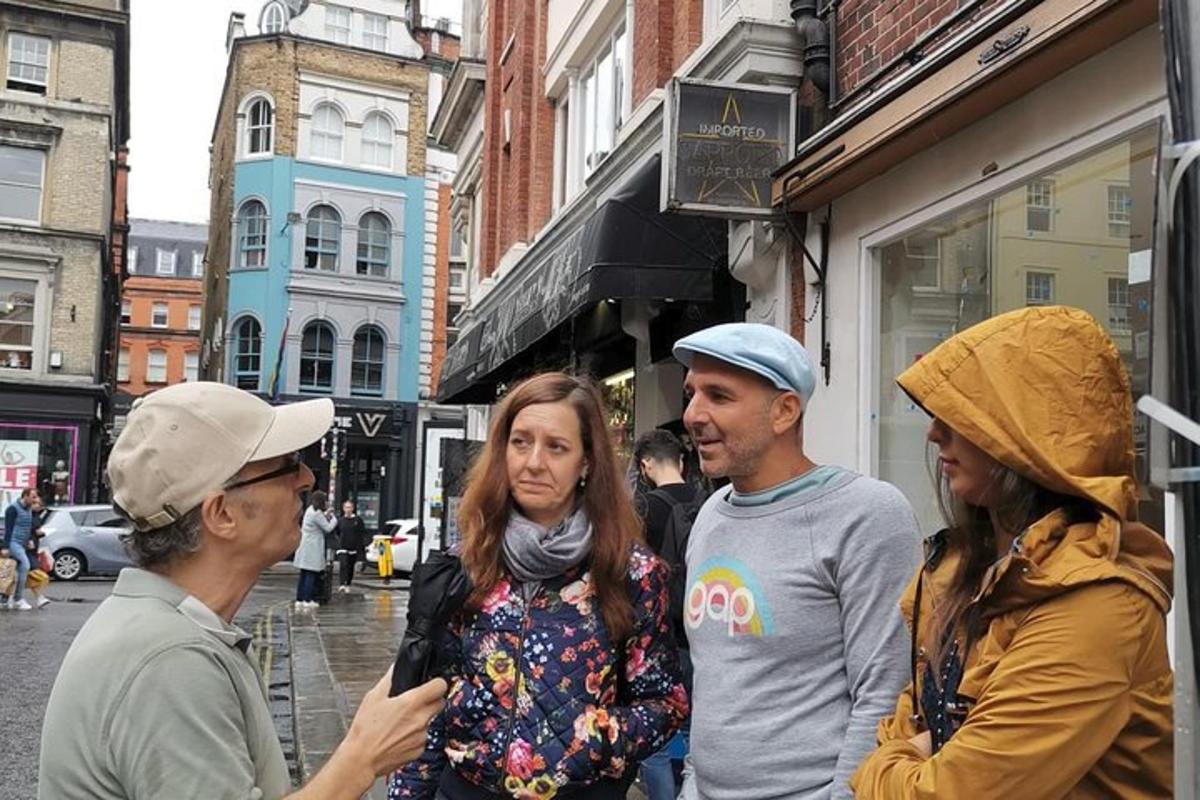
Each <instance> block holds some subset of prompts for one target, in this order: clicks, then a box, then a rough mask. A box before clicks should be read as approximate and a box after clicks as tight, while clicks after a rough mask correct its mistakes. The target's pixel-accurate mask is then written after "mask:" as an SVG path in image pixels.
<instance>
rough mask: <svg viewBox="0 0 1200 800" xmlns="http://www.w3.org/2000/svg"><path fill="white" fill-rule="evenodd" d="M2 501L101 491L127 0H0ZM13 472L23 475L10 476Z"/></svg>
mask: <svg viewBox="0 0 1200 800" xmlns="http://www.w3.org/2000/svg"><path fill="white" fill-rule="evenodd" d="M0 59H2V61H3V75H2V76H0V80H3V83H0V298H2V302H3V305H2V306H0V315H2V317H3V318H2V320H0V328H2V331H0V448H2V449H3V453H4V464H5V465H9V466H12V465H18V464H28V465H36V471H35V472H34V473H30V472H29V471H27V470H11V469H6V470H5V471H4V475H3V480H2V481H0V503H2V504H7V503H8V502H9V501H10V500H11V498H12V497H13V496H15V495H16V494H19V492H20V490H21V489H22V488H24V487H25V485H36V486H37V487H39V488H40V489H41V490H42V492H43V494H44V495H45V496H46V497H48V498H50V499H51V500H52V501H54V502H59V503H68V502H84V501H88V500H93V499H96V498H98V497H100V496H101V495H102V494H103V492H104V489H103V486H102V482H101V478H100V476H101V464H102V461H103V457H104V454H105V451H106V448H107V445H108V442H109V437H108V432H107V431H106V427H105V425H106V422H107V421H108V420H109V418H110V415H111V408H110V399H111V387H112V380H113V377H114V375H113V370H114V369H115V367H116V358H117V353H116V350H117V347H116V344H117V337H116V325H117V315H118V313H119V302H120V280H121V270H122V260H121V256H122V247H123V224H124V214H125V198H124V191H125V180H124V175H125V167H124V152H125V143H126V141H127V139H128V136H129V91H128V85H129V10H128V3H127V2H126V0H107V1H105V0H89V2H65V1H62V0H44V2H38V3H28V4H19V5H18V4H12V3H8V4H4V5H3V6H2V7H0ZM14 476H23V477H20V479H17V478H16V477H14Z"/></svg>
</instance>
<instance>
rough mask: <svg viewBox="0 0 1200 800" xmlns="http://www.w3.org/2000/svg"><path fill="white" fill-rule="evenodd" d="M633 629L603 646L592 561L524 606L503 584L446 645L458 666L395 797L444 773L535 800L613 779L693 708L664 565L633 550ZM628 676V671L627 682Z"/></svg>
mask: <svg viewBox="0 0 1200 800" xmlns="http://www.w3.org/2000/svg"><path fill="white" fill-rule="evenodd" d="M628 588H629V596H630V599H631V600H632V602H633V611H634V629H633V632H632V634H631V635H630V637H629V638H628V639H627V640H625V641H624V642H621V643H619V646H618V643H614V642H612V641H611V640H610V638H609V635H608V631H607V629H606V627H605V625H604V619H603V616H602V615H601V613H600V603H599V600H598V599H597V597H596V595H595V590H594V587H593V585H592V582H591V573H590V572H588V571H587V563H586V562H585V563H584V564H582V565H580V566H578V567H575V568H574V569H572V570H569V571H567V572H566V573H565V574H564V575H562V576H560V577H559V578H557V579H553V580H549V581H545V582H543V584H542V586H541V587H540V588H539V589H538V591H537V592H536V594H534V596H533V598H532V599H531V600H530V601H529V602H526V600H525V598H524V596H523V594H522V591H521V590H522V586H521V584H520V583H519V582H517V581H515V580H512V579H504V580H501V582H500V583H499V584H497V586H496V588H495V589H494V590H493V591H492V592H491V593H490V594H489V596H488V597H487V600H486V602H485V603H484V604H483V606H482V608H481V609H480V610H479V611H478V612H470V613H465V614H463V615H460V617H459V618H458V619H457V620H456V621H455V623H454V624H452V625H451V626H450V632H449V634H448V635H447V637H446V641H445V642H444V646H445V647H446V649H447V651H446V652H447V656H448V658H449V659H450V660H451V661H452V662H455V663H457V665H458V666H457V668H455V669H454V670H453V672H455V673H457V674H455V675H453V676H452V680H451V686H450V694H449V697H448V698H447V701H446V707H445V709H444V710H443V711H442V713H441V714H439V715H438V716H437V717H435V718H434V720H433V722H432V723H430V726H429V742H428V745H427V747H426V750H425V753H424V754H423V755H422V756H421V757H420V759H418V760H417V761H414V762H412V763H411V764H408V765H407V766H405V767H404V768H402V769H401V770H400V771H398V772H396V773H395V774H394V775H393V776H392V781H391V786H390V790H389V793H388V797H389V799H390V800H399V799H400V798H433V797H434V796H435V794H436V790H437V786H438V783H439V781H440V780H441V778H442V772H443V770H445V769H446V768H447V767H449V768H451V769H453V770H455V771H456V772H457V773H458V776H459V777H461V778H462V779H464V780H465V781H467V782H469V783H470V784H474V785H477V786H479V787H483V788H484V789H485V792H484V793H483V794H486V793H495V794H497V795H501V796H510V797H515V798H529V799H530V800H533V799H536V800H550V799H551V798H554V797H563V796H571V795H575V794H576V793H577V792H578V791H579V790H581V789H583V787H585V786H587V785H589V784H594V783H596V782H597V781H601V780H604V779H620V778H622V777H624V776H625V775H626V774H629V775H632V771H633V770H634V769H635V768H636V767H637V765H638V764H639V763H640V762H641V761H642V760H643V759H645V758H646V757H647V756H649V755H651V754H653V753H655V752H656V751H658V750H659V749H661V748H662V747H663V746H664V745H665V744H666V742H667V741H668V740H669V739H670V737H671V736H672V735H673V734H674V732H675V730H676V729H677V728H678V727H679V726H680V724H681V723H682V722H683V720H684V718H685V717H686V716H687V712H688V700H687V693H686V691H685V690H684V687H683V685H682V683H681V680H680V673H679V663H678V656H677V652H676V649H675V642H674V639H673V637H672V635H671V629H670V625H669V624H668V605H667V575H666V567H665V566H664V565H663V564H662V562H660V561H659V560H658V559H656V558H655V557H654V555H653V554H652V553H651V552H650V550H648V549H647V548H645V547H643V546H641V545H636V546H635V548H634V550H633V552H632V554H631V557H630V564H629V574H628ZM622 673H623V674H622Z"/></svg>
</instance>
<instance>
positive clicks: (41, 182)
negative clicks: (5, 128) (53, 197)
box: [0, 142, 46, 225]
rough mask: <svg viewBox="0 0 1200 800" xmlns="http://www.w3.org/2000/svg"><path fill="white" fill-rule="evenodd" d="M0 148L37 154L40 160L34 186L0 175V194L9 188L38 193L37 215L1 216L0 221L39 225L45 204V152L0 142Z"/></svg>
mask: <svg viewBox="0 0 1200 800" xmlns="http://www.w3.org/2000/svg"><path fill="white" fill-rule="evenodd" d="M0 148H11V149H14V150H30V151H32V152H34V153H37V154H38V156H39V158H40V159H41V174H40V176H39V178H38V183H37V185H36V186H35V185H34V184H31V183H22V182H18V181H17V180H16V179H15V178H10V179H6V178H5V177H4V176H2V175H0V192H3V191H5V189H6V188H7V187H9V186H11V187H15V188H22V189H34V188H36V189H37V193H38V202H37V215H36V216H32V217H3V216H0V219H2V220H4V221H6V222H22V223H29V224H33V225H40V224H41V223H42V209H43V207H44V206H45V204H46V151H45V150H44V149H43V148H41V147H25V146H22V145H18V144H10V143H8V142H0Z"/></svg>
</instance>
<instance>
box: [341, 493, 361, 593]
mask: <svg viewBox="0 0 1200 800" xmlns="http://www.w3.org/2000/svg"><path fill="white" fill-rule="evenodd" d="M337 536H338V550H337V556H338V561H340V562H341V563H340V565H339V566H340V567H341V575H340V576H339V577H340V578H341V580H340V581H339V586H338V591H339V592H341V593H343V594H348V593H349V592H350V584H351V583H353V582H354V567H355V565H356V564H357V563H358V559H359V557H360V556H361V555H362V549H363V545H365V544H366V539H367V526H366V525H364V524H363V521H362V517H360V516H358V514H356V513H355V508H354V501H353V500H347V501H346V502H344V503H342V516H340V517H338V521H337Z"/></svg>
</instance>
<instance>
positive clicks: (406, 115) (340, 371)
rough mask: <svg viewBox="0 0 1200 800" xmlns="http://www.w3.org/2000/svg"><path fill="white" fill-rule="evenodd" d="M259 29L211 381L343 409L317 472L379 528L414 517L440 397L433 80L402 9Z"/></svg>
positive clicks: (227, 232)
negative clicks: (434, 394) (434, 288)
mask: <svg viewBox="0 0 1200 800" xmlns="http://www.w3.org/2000/svg"><path fill="white" fill-rule="evenodd" d="M256 22H257V29H258V33H254V34H248V33H247V31H246V29H245V23H244V21H243V20H242V18H241V17H240V15H237V14H235V15H233V17H231V20H230V27H229V33H228V37H227V45H228V50H229V64H228V68H227V73H226V83H225V89H224V93H223V95H222V101H221V106H220V110H219V112H218V116H217V120H216V123H215V127H214V131H213V143H212V170H211V178H210V184H211V189H212V198H213V199H212V212H211V216H210V220H211V224H210V231H209V242H208V262H209V269H208V273H207V277H206V279H205V280H206V286H205V292H206V293H205V311H204V323H203V324H204V340H203V342H202V345H201V372H202V374H204V375H205V376H206V377H209V378H211V379H215V380H222V381H225V382H228V383H231V384H234V385H236V386H240V387H242V388H244V389H248V390H250V391H256V392H260V393H262V394H263V395H265V396H267V397H268V398H270V399H272V400H284V399H297V398H301V397H312V396H327V397H332V398H333V399H334V402H335V405H336V406H337V409H338V428H339V434H338V443H337V446H336V447H335V446H334V442H333V440H332V438H331V439H330V441H328V442H326V443H324V445H323V446H321V447H314V449H313V452H312V453H310V454H309V456H310V465H311V466H312V467H313V468H314V470H315V471H316V472H317V474H318V480H319V481H320V482H321V485H322V486H323V487H328V488H332V489H333V491H334V493H335V494H336V495H337V496H338V497H352V498H354V499H356V500H357V501H358V502H359V505H360V509H361V511H362V513H363V516H364V518H365V519H366V520H367V522H368V525H369V526H370V527H374V526H376V525H378V524H379V523H381V522H382V521H383V520H384V519H386V518H387V517H389V516H394V515H403V516H410V515H411V513H410V511H409V510H410V509H411V508H412V505H413V492H414V488H413V487H414V486H415V479H414V478H413V473H414V464H415V458H416V454H415V445H414V441H415V438H416V433H415V423H416V410H417V404H418V402H419V400H420V398H421V394H422V391H423V390H424V391H428V373H429V362H430V359H431V356H432V345H431V338H432V337H431V335H430V334H429V333H428V332H427V331H424V330H423V328H424V326H423V321H424V320H425V319H426V318H427V317H429V316H431V314H428V313H426V311H425V310H424V307H425V306H426V303H425V294H426V290H427V288H428V285H429V283H430V278H429V276H428V275H427V273H429V272H430V271H431V270H432V269H433V268H434V264H433V262H432V260H431V259H427V257H426V249H427V239H428V236H429V224H430V223H429V220H428V218H427V217H428V215H427V204H428V202H429V199H428V186H427V179H428V175H427V163H428V156H427V142H426V140H427V135H426V131H427V119H428V113H427V109H428V102H429V95H428V93H429V88H428V87H429V72H430V67H429V64H428V62H427V61H426V60H425V53H424V51H423V49H422V48H421V46H420V45H419V44H418V43H417V42H416V40H415V39H414V38H413V35H412V32H411V29H410V26H409V24H408V19H407V16H406V9H405V4H404V3H403V2H398V0H373V2H367V1H366V0H362V1H360V2H356V3H353V4H348V5H338V4H332V3H324V2H308V3H298V2H287V3H285V2H280V1H279V0H273V1H272V2H269V3H266V4H264V5H263V6H262V10H261V12H260V14H259V17H258V19H257V21H256ZM435 227H436V226H435ZM428 311H430V312H431V311H432V308H431V307H430V308H429V309H428Z"/></svg>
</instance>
